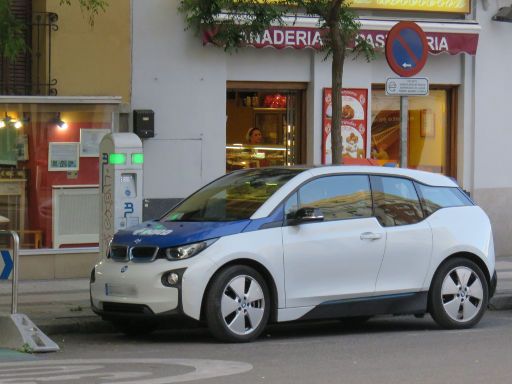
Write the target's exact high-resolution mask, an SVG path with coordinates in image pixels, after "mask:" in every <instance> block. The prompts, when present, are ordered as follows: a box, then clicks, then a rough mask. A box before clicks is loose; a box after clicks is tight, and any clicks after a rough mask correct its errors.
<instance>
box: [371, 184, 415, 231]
mask: <svg viewBox="0 0 512 384" xmlns="http://www.w3.org/2000/svg"><path fill="white" fill-rule="evenodd" d="M371 183H372V192H373V204H374V208H375V216H376V217H377V219H378V220H379V222H380V224H381V225H382V226H384V227H392V226H398V225H407V224H414V223H417V222H419V221H421V220H422V219H423V211H422V209H421V205H420V201H419V198H418V195H417V193H416V190H415V189H414V185H413V183H412V181H411V180H407V179H403V178H400V177H386V176H371Z"/></svg>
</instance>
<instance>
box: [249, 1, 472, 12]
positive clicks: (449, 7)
mask: <svg viewBox="0 0 512 384" xmlns="http://www.w3.org/2000/svg"><path fill="white" fill-rule="evenodd" d="M269 1H270V2H273V3H277V2H282V0H266V2H269ZM259 2H260V3H263V2H264V1H263V0H260V1H259ZM350 6H351V7H352V8H358V9H381V10H392V11H418V12H449V13H470V12H471V0H352V1H351V2H350Z"/></svg>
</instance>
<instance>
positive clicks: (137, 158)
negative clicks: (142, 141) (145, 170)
mask: <svg viewBox="0 0 512 384" xmlns="http://www.w3.org/2000/svg"><path fill="white" fill-rule="evenodd" d="M132 164H144V154H143V153H132Z"/></svg>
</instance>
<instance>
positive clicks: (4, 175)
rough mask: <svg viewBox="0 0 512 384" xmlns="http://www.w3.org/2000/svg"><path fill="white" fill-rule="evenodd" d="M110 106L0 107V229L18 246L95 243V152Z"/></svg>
mask: <svg viewBox="0 0 512 384" xmlns="http://www.w3.org/2000/svg"><path fill="white" fill-rule="evenodd" d="M114 108H115V106H113V105H99V106H96V105H73V104H59V105H57V104H6V105H4V110H2V111H0V229H8V230H14V231H17V232H18V233H19V235H20V240H21V248H22V249H28V248H59V247H81V246H97V245H98V235H99V219H98V218H99V188H98V184H99V170H98V164H99V161H98V156H99V153H98V149H99V142H100V141H101V138H102V137H103V136H104V135H105V134H106V133H108V132H110V131H111V127H112V114H113V112H114ZM0 241H2V240H1V239H0Z"/></svg>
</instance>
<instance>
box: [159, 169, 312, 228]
mask: <svg viewBox="0 0 512 384" xmlns="http://www.w3.org/2000/svg"><path fill="white" fill-rule="evenodd" d="M302 171H303V169H289V168H267V169H251V170H248V171H241V172H234V173H230V174H228V175H226V176H224V177H221V178H220V179H218V180H215V181H214V182H213V183H211V184H208V185H207V186H206V187H204V188H202V189H200V190H199V191H197V192H196V193H194V194H193V195H192V196H190V197H188V198H187V199H186V200H185V201H183V202H182V203H181V204H179V205H178V206H177V207H175V208H174V209H172V210H171V211H170V212H168V213H167V214H166V215H165V216H164V217H163V218H162V219H161V220H162V221H236V220H244V219H248V218H250V217H251V216H252V215H253V213H254V212H256V210H257V209H258V208H259V207H260V206H261V205H262V204H263V203H264V202H265V201H267V200H268V198H269V197H270V196H272V194H273V193H274V192H276V191H277V190H278V189H279V188H280V187H281V186H283V185H284V184H285V183H286V182H287V181H288V180H290V179H291V178H293V177H294V176H295V175H297V174H299V173H300V172H302Z"/></svg>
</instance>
